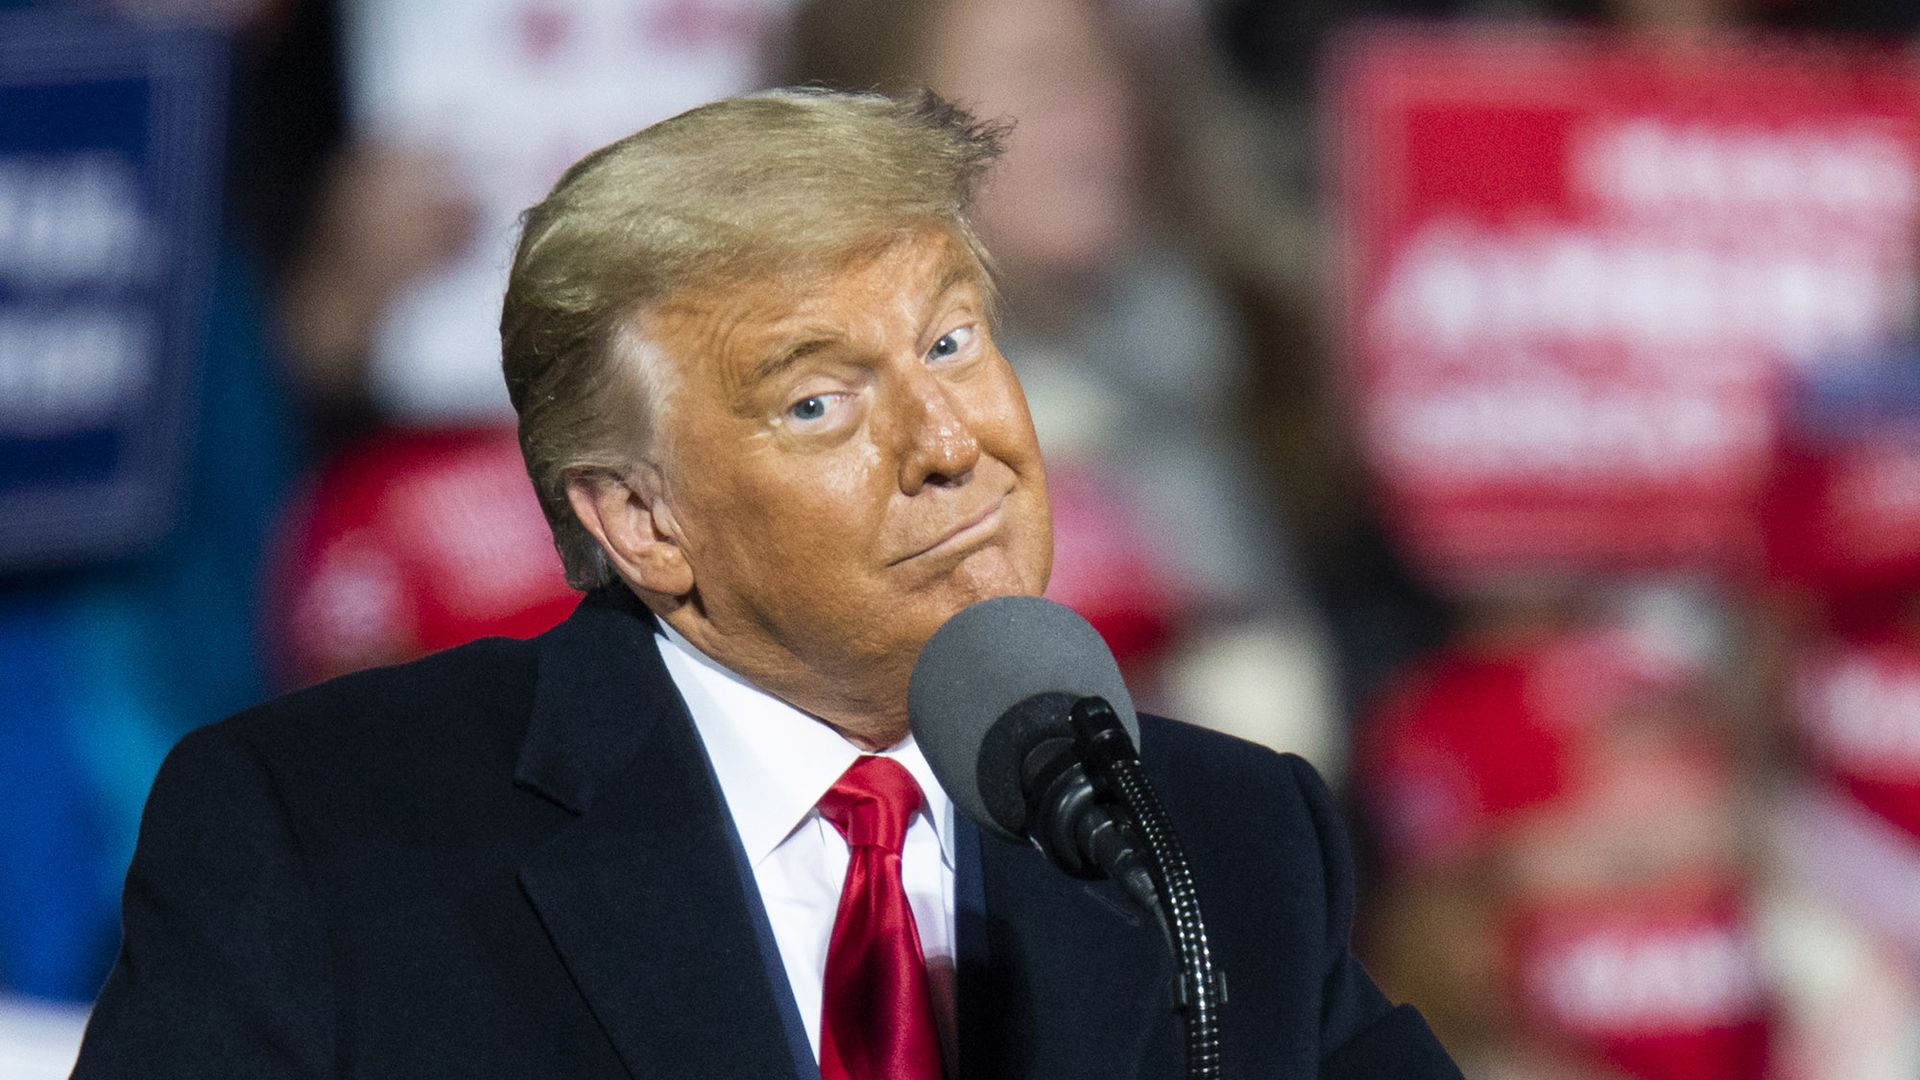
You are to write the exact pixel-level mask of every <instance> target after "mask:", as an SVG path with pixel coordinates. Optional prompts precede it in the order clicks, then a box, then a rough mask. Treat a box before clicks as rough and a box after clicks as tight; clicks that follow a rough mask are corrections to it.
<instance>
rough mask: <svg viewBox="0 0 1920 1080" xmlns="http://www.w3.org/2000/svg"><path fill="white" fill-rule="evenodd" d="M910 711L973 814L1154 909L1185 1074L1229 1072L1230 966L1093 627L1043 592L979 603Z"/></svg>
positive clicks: (916, 691)
mask: <svg viewBox="0 0 1920 1080" xmlns="http://www.w3.org/2000/svg"><path fill="white" fill-rule="evenodd" d="M907 716H908V723H909V726H910V727H911V728H912V730H913V734H914V738H915V740H916V741H917V742H918V743H919V744H920V747H921V749H922V751H923V752H924V753H925V754H926V757H927V761H928V763H929V764H931V765H932V766H933V770H934V773H935V775H936V776H937V777H938V778H939V780H940V784H941V786H942V787H943V788H945V789H946V791H947V794H948V795H949V796H950V797H952V799H953V801H954V805H955V806H957V807H959V808H960V809H961V811H962V812H964V813H966V814H967V815H968V816H969V817H971V818H972V819H973V820H974V821H976V822H977V823H979V825H980V826H981V827H982V828H983V829H985V830H986V831H987V832H989V833H992V834H994V835H996V836H998V837H1000V838H1002V839H1006V840H1012V841H1015V842H1028V843H1031V844H1033V845H1034V846H1035V847H1037V848H1038V849H1039V850H1040V851H1041V852H1042V853H1043V854H1045V856H1046V857H1047V859H1048V860H1049V861H1051V862H1053V863H1054V865H1056V866H1058V867H1060V869H1062V870H1063V871H1065V872H1067V873H1069V874H1072V875H1074V876H1076V877H1082V878H1094V879H1097V878H1107V879H1109V880H1112V881H1113V882H1114V883H1115V885H1116V886H1118V887H1119V889H1120V891H1121V892H1122V893H1124V894H1125V895H1126V896H1127V897H1128V898H1129V899H1130V900H1131V901H1133V903H1135V904H1136V905H1138V906H1139V907H1140V908H1141V909H1142V910H1144V911H1146V912H1148V913H1149V914H1150V915H1152V917H1153V918H1154V920H1155V921H1156V923H1157V924H1158V925H1159V927H1160V929H1161V931H1162V933H1163V934H1164V935H1165V937H1166V940H1167V943H1168V946H1169V948H1170V949H1171V950H1172V952H1173V955H1174V959H1175V961H1176V964H1177V967H1178V976H1177V981H1176V983H1175V986H1174V994H1173V997H1174V1004H1175V1007H1176V1008H1177V1009H1179V1011H1180V1012H1181V1013H1182V1014H1183V1015H1184V1017H1185V1020H1186V1049H1187V1075H1188V1076H1189V1077H1195V1078H1208V1080H1210V1078H1217V1077H1218V1076H1220V1075H1221V1055H1220V1046H1221V1039H1220V1006H1221V1005H1222V1004H1223V1003H1224V1002H1225V1000H1226V978H1225V973H1224V972H1222V971H1220V970H1219V969H1218V968H1217V967H1215V966H1214V964H1213V959H1212V955H1211V952H1210V950H1209V948H1208V944H1207V932H1206V923H1205V921H1204V919H1203V918H1202V917H1201V912H1200V901H1199V897H1198V893H1197V890H1196V888H1195V886H1194V881H1193V874H1192V871H1191V869H1190V868H1189V866H1188V863H1187V858H1186V854H1185V852H1184V851H1183V850H1182V849H1181V847H1180V843H1179V839H1178V837H1177V836H1176V835H1175V834H1174V831H1173V825H1172V822H1171V820H1170V819H1169V818H1168V816H1167V814H1166V811H1165V810H1164V808H1163V807H1162V806H1161V804H1160V800H1159V797H1158V796H1157V795H1156V794H1155V792H1154V790H1153V786H1152V784H1151V783H1149V781H1148V779H1147V774H1146V771H1145V770H1144V769H1143V768H1142V767H1141V764H1140V757H1139V752H1138V745H1139V744H1138V736H1139V721H1138V720H1137V719H1136V717H1135V715H1134V711H1133V702H1132V699H1131V697H1130V696H1129V695H1128V693H1127V688H1126V683H1125V682H1124V681H1123V680H1122V679H1121V677H1120V671H1119V667H1118V665H1116V664H1115V663H1114V660H1113V654H1112V653H1111V652H1109V651H1108V649H1107V647H1106V643H1105V642H1103V641H1102V640H1101V639H1100V636H1099V634H1098V633H1097V632H1095V631H1094V629H1093V627H1091V626H1090V625H1088V624H1087V622H1086V620H1085V619H1082V618H1081V617H1080V616H1078V615H1076V614H1074V613H1073V612H1072V611H1070V610H1068V609H1067V608H1065V607H1062V606H1061V605H1059V604H1056V603H1053V602H1052V601H1049V600H1043V599H1040V598H1038V597H1029V596H1009V597H998V598H995V599H992V600H984V601H981V602H980V603H977V604H974V605H972V606H970V607H968V608H966V609H964V610H963V611H961V612H960V613H959V614H957V615H955V616H953V617H952V618H951V619H949V620H948V621H947V623H946V624H945V625H944V626H942V627H941V628H940V630H939V631H938V632H937V633H935V634H934V636H933V638H932V640H930V641H929V642H928V643H927V645H926V647H925V648H924V649H922V650H921V653H920V658H919V660H918V662H917V663H916V664H915V666H914V671H913V676H912V680H911V682H910V684H909V688H908V693H907Z"/></svg>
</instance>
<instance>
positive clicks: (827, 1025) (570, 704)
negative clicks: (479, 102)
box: [76, 91, 1457, 1080]
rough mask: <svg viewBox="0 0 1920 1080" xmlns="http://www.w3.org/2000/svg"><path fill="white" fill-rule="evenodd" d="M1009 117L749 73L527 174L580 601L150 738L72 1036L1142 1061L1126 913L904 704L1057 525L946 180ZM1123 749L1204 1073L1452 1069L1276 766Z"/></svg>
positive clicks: (1092, 1063)
mask: <svg viewBox="0 0 1920 1080" xmlns="http://www.w3.org/2000/svg"><path fill="white" fill-rule="evenodd" d="M998 138H999V132H998V131H997V130H995V129H993V128H989V127H983V126H981V125H978V124H975V123H974V122H973V121H972V120H971V119H970V118H968V117H967V116H966V115H965V114H963V113H961V112H959V111H958V110H956V109H953V108H951V107H949V106H946V105H945V104H943V103H941V102H939V101H937V100H936V99H933V98H931V97H923V98H921V99H918V100H915V101H896V100H892V99H888V98H884V97H879V96H875V95H839V94H827V93H818V92H803V91H781V92H773V93H767V94H759V95H753V96H751V97H745V98H738V99H732V100H728V101H723V102H719V103H717V104H714V105H710V106H706V107H704V108H701V109H696V110H694V111H692V112H690V113H686V114H684V115H682V116H680V117H677V118H675V119H673V120H669V121H666V122H664V123H662V124H659V125H656V126H654V127H652V128H648V129H647V130H645V131H642V132H640V133H639V134H637V135H634V136H632V137H630V138H628V139H626V140H623V141H622V142H620V143H616V144H615V145H613V146H611V147H608V148H606V149H604V150H602V151H599V152H598V153H596V154H594V155H591V156H590V157H588V158H587V159H585V160H584V161H582V162H580V163H579V164H578V165H576V166H575V167H574V168H573V169H572V170H571V171H569V172H568V173H567V175H566V176H565V177H563V178H562V179H561V181H560V183H559V184H558V185H557V186H556V187H555V189H554V191H553V193H552V194H551V195H550V196H549V197H548V198H547V199H546V201H544V202H543V203H541V204H540V205H539V206H537V207H535V208H534V209H533V210H532V211H531V212H530V213H529V214H528V217H527V221H526V228H525V232H524V235H523V237H522V239H521V243H520V248H519V252H518V254H517V257H516V259H515V262H514V268H513V274H512V279H511V282H510V284H509V286H508V291H507V297H506V304H505V311H504V315H503V319H502V336H503V341H504V349H505V366H506V374H507V380H508V384H509V387H510V388H511V391H512V394H513V398H514V404H515V407H516V408H517V409H518V411H519V414H520V432H521V443H522V448H523V450H524V451H525V454H526V458H527V465H528V470H529V472H530V474H531V475H532V478H533V482H534V486H535V488H536V490H537V491H538V492H539V495H540V498H541V501H542V504H543V506H544V507H545V508H546V511H547V515H548V519H549V521H550V522H551V524H552V526H553V529H554V535H555V542H556V544H557V546H558V547H559V549H560V551H561V554H562V558H563V561H564V562H565V564H566V567H567V571H568V575H569V580H570V581H572V582H573V583H574V584H575V585H576V586H579V587H582V588H585V589H588V590H590V593H589V596H588V598H587V599H586V600H585V602H583V603H582V605H581V606H580V609H579V611H578V612H577V613H576V614H575V615H574V616H573V617H572V618H570V619H569V620H568V621H567V622H566V623H564V624H563V625H561V626H560V627H559V628H557V629H555V630H554V631H552V632H550V633H548V634H546V635H543V636H542V637H540V638H537V639H535V640H533V641H531V642H517V641H503V640H490V641H482V642H478V643H475V644H473V645H469V646H465V647H462V648H459V649H454V650H451V651H449V652H446V653H442V654H439V655H437V656H434V657H430V658H428V659H426V660H424V661H420V662H418V663H415V664H411V665H407V666H403V667H399V668H391V669H385V670H380V671H373V672H366V673H362V674H360V675H356V676H349V677H347V678H345V679H341V680H337V681H335V682H332V683H328V684H325V685H323V686H320V687H317V688H315V689H312V690H308V691H305V692H302V693H299V694H295V695H292V696H290V697H288V698H285V699H282V700H280V701H277V702H273V703H269V704H268V705H266V706H263V707H261V708H260V709H257V710H254V711H253V712H250V713H246V714H242V715H241V716H239V717H236V718H234V719H232V720H229V721H227V722H226V723H223V724H219V725H216V726H214V727H212V728H209V729H206V730H205V731H202V732H200V733H196V734H195V735H193V736H190V737H189V738H188V739H186V740H185V741H183V742H182V743H181V745H180V747H179V748H178V749H176V750H175V752H174V754H173V755H172V757H171V758H170V759H169V762H168V764H167V766H166V768H165V769H164V770H163V771H162V774H161V776H160V778H159V779H158V780H157V781H156V783H155V786H154V792H153V795H152V798H151V801H150V804H149V808H148V812H147V820H146V824H145V827H144V832H143V835H142V839H141V848H140V852H139V854H138V855H137V856H136V858H135V861H134V866H133V868H132V870H131V872H130V873H129V877H128V884H127V893H126V908H125V921H126V943H125V946H124V950H123V953H122V957H121V962H120V964H119V966H118V967H117V968H116V970H115V972H114V974H113V976H112V977H111V979H110V980H109V981H108V984H107V987H106V989H105V990H104V991H103V993H102V995H101V999H100V1003H99V1005H98V1007H97V1009H96V1012H95V1017H94V1020H93V1024H92V1027H91V1029H90V1030H89V1033H88V1038H87V1043H86V1045H85V1047H84V1048H83V1050H82V1054H81V1060H80V1064H79V1068H78V1070H77V1072H76V1075H77V1076H79V1077H83V1078H93V1077H108V1076H141V1077H168V1076H189V1075H191V1076H206V1075H234V1076H282V1075H287V1076H335V1075H352V1076H378V1077H426V1076H449V1077H482V1076H515V1077H520V1076H567V1077H626V1076H636V1077H673V1078H683V1077H734V1076H739V1077H755V1078H759V1077H779V1076H794V1077H811V1076H824V1077H826V1078H827V1080H838V1078H840V1077H849V1078H855V1077H858V1078H863V1080H864V1078H874V1080H878V1078H880V1077H887V1078H890V1080H891V1078H894V1077H900V1078H909V1077H911V1078H916V1080H933V1078H934V1077H937V1076H940V1075H942V1074H943V1073H944V1074H945V1075H947V1076H968V1077H974V1076H980V1077H990V1076H992V1077H997V1076H1019V1077H1044V1078H1047V1080H1055V1078H1065V1077H1075V1076H1088V1077H1093V1076H1100V1077H1109V1076H1136V1075H1137V1076H1142V1077H1149V1076H1175V1075H1179V1074H1180V1071H1181V1043H1180V1037H1179V1036H1180V1029H1179V1022H1178V1018H1177V1017H1176V1015H1175V1014H1174V1013H1173V1011H1172V1009H1171V1008H1170V990H1169V985H1170V984H1169V977H1170V972H1171V967H1170V964H1169V961H1168V959H1167V957H1166V955H1165V946H1164V943H1163V942H1162V941H1161V940H1160V938H1159V936H1158V935H1159V931H1158V930H1157V928H1155V927H1153V926H1151V925H1149V924H1147V923H1146V922H1144V921H1143V920H1142V919H1140V918H1139V917H1138V916H1137V915H1136V914H1135V913H1133V912H1132V911H1130V910H1129V909H1128V908H1127V907H1126V905H1125V904H1124V902H1123V901H1121V900H1120V899H1119V897H1118V895H1117V894H1116V893H1114V892H1113V891H1112V889H1111V888H1110V886H1108V885H1106V884H1104V883H1101V884H1092V885H1090V884H1088V883H1085V882H1081V881H1077V880H1074V879H1071V878H1068V877H1066V876H1065V875H1063V874H1060V873H1059V872H1057V871H1056V870H1054V869H1053V868H1052V867H1051V866H1049V865H1048V864H1047V863H1046V861H1045V860H1044V859H1043V858H1042V857H1041V856H1040V855H1039V854H1038V853H1037V852H1035V851H1032V850H1030V849H1027V848H1024V847H1021V846H1018V845H1013V844H1007V843H1003V842H1001V841H999V840H997V839H994V838H992V837H985V836H982V835H980V834H979V833H978V832H977V831H976V830H975V829H973V828H972V827H971V826H969V825H968V824H967V823H966V822H964V821H960V820H956V819H955V817H954V815H953V812H952V809H951V804H950V803H949V802H948V801H947V799H946V796H945V794H944V793H943V792H941V791H940V789H939V786H938V784H937V782H936V781H935V780H934V779H933V777H932V775H931V773H930V772H929V771H928V770H927V768H926V765H925V762H924V760H923V759H922V758H921V757H920V754H919V751H918V750H917V748H915V747H914V745H913V742H912V739H911V738H910V737H909V736H908V734H907V729H906V718H905V701H906V685H907V679H908V675H909V672H910V671H911V668H912V664H913V661H914V658H915V657H916V655H917V654H918V651H919V649H920V647H921V645H922V644H924V642H925V641H926V640H927V638H928V637H929V636H931V634H932V633H933V631H934V630H935V629H936V628H937V627H938V626H939V625H940V624H941V623H942V622H943V621H944V620H945V619H946V618H947V617H948V616H950V615H952V614H953V613H954V612H956V611H958V610H959V609H960V608H962V607H964V606H965V605H967V604H969V603H971V602H973V601H975V600H978V599H981V598H984V597H988V596H995V595H1003V594H1008V593H1036V592H1038V591H1040V590H1041V589H1042V588H1043V587H1044V585H1045V583H1046V578H1047V572H1048V567H1049V561H1050V557H1051V556H1050V539H1049V525H1048V515H1047V504H1046V495H1045V480H1044V477H1043V475H1042V472H1041V466H1040V460H1039V455H1038V453H1037V451H1036V450H1035V445H1034V435H1033V430H1032V425H1031V423H1030V421H1029V420H1028V417H1027V413H1026V408H1025V405H1024V402H1023V400H1022V398H1021V395H1020V389H1019V385H1018V383H1017V382H1016V380H1015V379H1014V377H1013V374H1012V372H1011V370H1010V368H1009V367H1008V364H1007V361H1006V359H1005V358H1004V357H1002V356H1001V355H1000V354H999V352H998V351H997V350H996V349H995V348H994V346H993V341H992V337H991V334H990V332H989V331H990V328H989V320H988V316H989V314H990V305H991V300H992V295H991V287H990V285H989V282H988V278H987V273H986V270H985V255H984V252H983V251H982V249H981V247H980V244H979V242H978V240H977V239H976V238H975V236H974V234H973V230H972V227H971V226H970V224H969V222H968V218H967V208H968V205H969V202H970V198H971V194H972V189H973V187H974V185H975V183H976V181H977V180H978V178H979V177H980V175H981V174H982V172H983V171H984V169H985V168H986V166H987V164H988V163H989V162H990V160H991V159H992V157H993V154H994V153H995V151H996V150H997V145H998ZM1142 743H1143V745H1142V751H1143V755H1144V756H1145V758H1146V760H1147V761H1148V762H1149V767H1150V770H1151V771H1152V773H1153V776H1154V779H1155V781H1156V783H1157V784H1159V785H1160V789H1161V792H1162V795H1163V798H1164V799H1165V800H1166V802H1167V803H1168V805H1169V806H1170V808H1171V810H1172V813H1173V815H1174V816H1175V818H1176V819H1177V820H1179V822H1180V825H1181V828H1182V830H1183V833H1184V834H1185V839H1186V841H1187V843H1188V845H1189V847H1190V848H1191V851H1192V855H1193V858H1194V862H1195V865H1196V874H1197V876H1198V878H1199V881H1200V883H1201V885H1202V887H1203V889H1204V890H1205V895H1206V898H1207V903H1208V905H1209V907H1208V916H1209V920H1210V924H1211V927H1212V929H1213V933H1214V946H1215V948H1216V949H1217V950H1218V951H1217V953H1216V958H1217V960H1218V961H1219V962H1220V964H1221V966H1222V967H1224V968H1225V969H1226V970H1227V971H1228V972H1229V973H1230V975H1231V979H1232V984H1231V994H1232V999H1231V1001H1230V1003H1229V1005H1228V1006H1227V1009H1226V1011H1225V1013H1224V1025H1225V1030H1226V1043H1225V1059H1226V1063H1227V1069H1228V1075H1230V1076H1248V1077H1252V1076H1261V1077H1275V1076H1300V1077H1307V1076H1315V1075H1320V1076H1351V1077H1362V1076H1365V1077H1377V1076H1402V1075H1403V1076H1455V1075H1457V1073H1456V1072H1454V1070H1453V1068H1452V1066H1451V1064H1450V1063H1448V1062H1447V1059H1446V1056H1445V1054H1444V1052H1442V1051H1441V1050H1440V1049H1439V1047H1438V1045H1437V1044H1435V1043H1434V1042H1433V1041H1432V1037H1431V1035H1430V1034H1428V1033H1427V1030H1426V1028H1425V1026H1424V1024H1423V1023H1422V1022H1421V1021H1420V1019H1419V1017H1418V1015H1417V1014H1415V1013H1413V1012H1412V1011H1411V1010H1409V1009H1405V1008H1402V1009H1392V1008H1390V1007H1389V1006H1388V1004H1387V1003H1386V1001H1385V1000H1384V999H1382V998H1381V996H1380V994H1379V992H1378V991H1377V990H1375V989H1374V987H1373V985H1372V983H1371V982H1370V981H1369V980H1368V979H1367V976H1366V974H1365V973H1364V972H1363V971H1362V970H1361V969H1360V968H1359V966H1358V964H1357V963H1355V962H1354V960H1353V958H1352V956H1351V954H1350V953H1349V951H1348V948H1347V940H1346V939H1347V932H1348V927H1349V924H1350V921H1351V904H1352V886H1351V877H1350V874H1349V872H1348V871H1347V869H1346V863H1345V858H1346V856H1345V853H1344V848H1343V841H1342V839H1341V837H1340V835H1339V832H1338V829H1337V826H1336V825H1335V823H1334V819H1333V816H1332V814H1331V811H1330V809H1329V806H1328V801H1327V796H1326V792H1325V790H1324V788H1322V787H1321V786H1320V784H1319V781H1318V780H1317V778H1316V777H1315V776H1314V775H1313V773H1312V771H1311V769H1310V768H1308V767H1307V766H1306V765H1305V763H1303V762H1300V761H1298V760H1297V759H1282V758H1278V757H1275V756H1273V755H1271V754H1268V753H1266V752H1264V751H1259V750H1256V749H1253V748H1251V747H1249V746H1246V745H1244V744H1240V743H1236V742H1233V741H1232V740H1228V739H1225V738H1222V737H1220V736H1215V735H1209V734H1206V733H1203V732H1200V731H1197V730H1195V729H1191V728H1186V727H1183V726H1180V725H1176V724H1172V723H1169V722H1165V721H1158V720H1154V719H1153V718H1146V719H1144V720H1143V725H1142ZM868 751H872V753H868Z"/></svg>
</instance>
